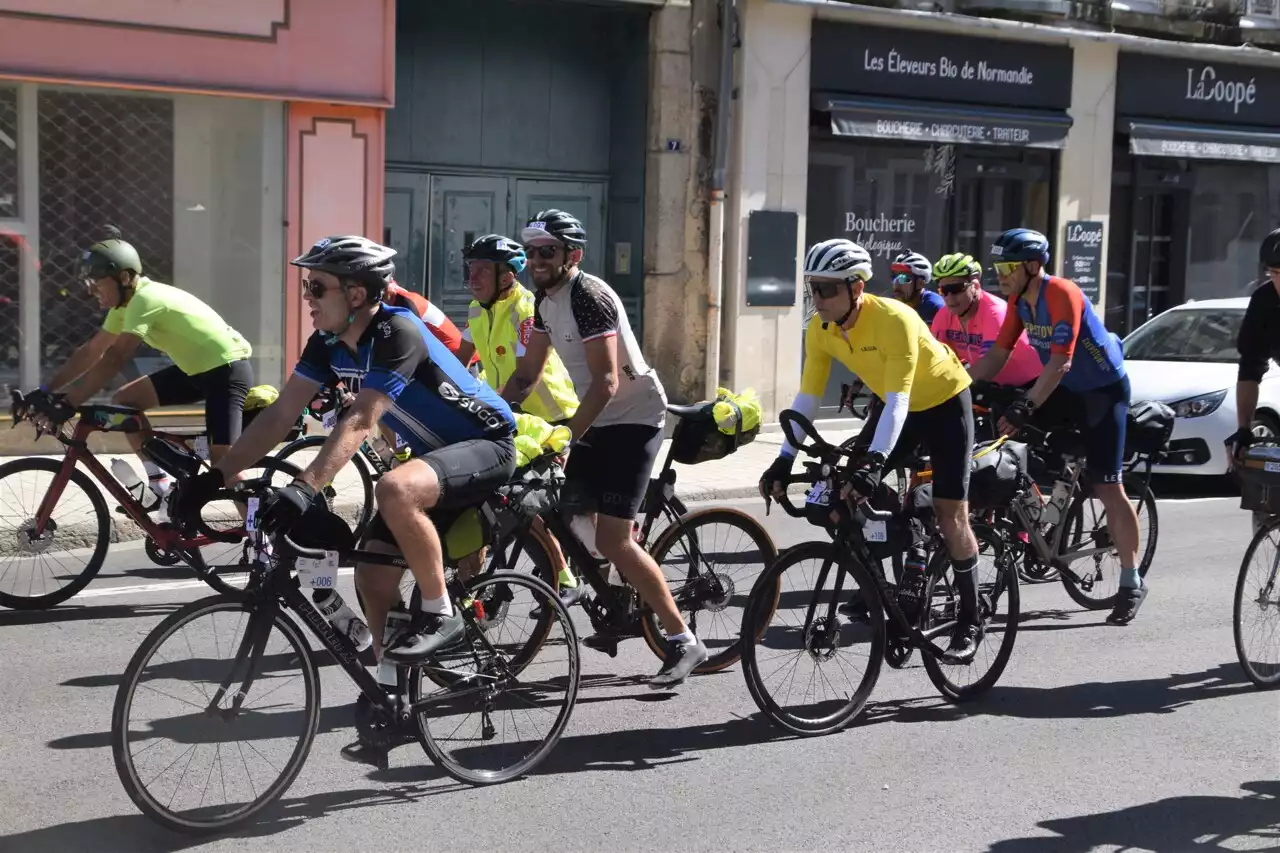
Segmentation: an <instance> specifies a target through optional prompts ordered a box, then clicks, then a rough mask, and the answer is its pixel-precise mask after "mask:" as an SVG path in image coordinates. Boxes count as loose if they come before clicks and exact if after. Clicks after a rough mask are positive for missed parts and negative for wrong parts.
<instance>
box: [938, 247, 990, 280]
mask: <svg viewBox="0 0 1280 853" xmlns="http://www.w3.org/2000/svg"><path fill="white" fill-rule="evenodd" d="M981 275H982V264H980V263H978V262H977V261H976V260H974V258H973V255H966V254H964V253H963V252H956V253H954V254H951V255H943V256H942V257H940V258H938V262H937V263H936V264H934V265H933V278H934V280H935V281H936V280H937V279H940V278H956V277H959V276H964V277H965V278H973V277H974V276H981Z"/></svg>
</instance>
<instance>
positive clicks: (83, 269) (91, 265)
mask: <svg viewBox="0 0 1280 853" xmlns="http://www.w3.org/2000/svg"><path fill="white" fill-rule="evenodd" d="M121 270H133V274H134V275H142V259H141V258H139V257H138V250H137V249H135V248H133V246H131V245H129V244H128V243H126V242H125V241H124V240H121V239H119V238H115V237H112V238H110V239H107V240H103V241H101V242H98V243H94V244H93V245H92V246H90V247H89V248H87V249H85V251H84V254H83V255H81V256H80V277H81V278H82V279H84V280H85V281H97V280H98V279H100V278H106V277H107V276H114V275H115V274H116V273H118V272H120V271H121Z"/></svg>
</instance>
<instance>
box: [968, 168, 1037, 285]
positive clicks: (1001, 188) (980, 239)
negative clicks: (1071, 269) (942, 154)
mask: <svg viewBox="0 0 1280 853" xmlns="http://www.w3.org/2000/svg"><path fill="white" fill-rule="evenodd" d="M1052 175H1053V154H1052V153H1051V152H1048V151H1032V150H1028V151H1019V152H1014V153H1012V154H1006V153H1004V152H999V153H989V152H986V151H983V152H975V151H965V152H963V153H962V154H961V156H960V163H959V165H958V167H957V180H956V192H955V207H954V212H953V216H954V219H953V221H954V232H953V233H954V240H953V244H954V247H953V248H948V249H947V251H951V252H967V253H968V254H971V255H973V256H974V257H975V258H977V259H978V261H979V262H981V264H982V268H983V277H982V286H983V287H984V288H986V289H987V290H989V291H991V292H992V293H998V292H999V289H998V287H997V285H996V276H995V271H994V270H993V269H992V268H991V263H990V258H989V253H990V250H991V244H992V243H993V242H995V239H996V238H997V237H999V236H1000V235H1001V234H1003V233H1004V232H1005V231H1007V230H1008V229H1010V228H1017V227H1025V228H1034V229H1036V230H1037V231H1040V232H1041V233H1043V234H1047V235H1051V234H1052V233H1053V206H1052V205H1051V204H1050V201H1051V199H1052V198H1053V187H1052Z"/></svg>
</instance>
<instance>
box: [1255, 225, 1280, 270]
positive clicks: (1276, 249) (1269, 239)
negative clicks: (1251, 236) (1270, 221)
mask: <svg viewBox="0 0 1280 853" xmlns="http://www.w3.org/2000/svg"><path fill="white" fill-rule="evenodd" d="M1258 263H1259V264H1261V265H1262V266H1263V267H1270V268H1272V269H1280V228H1277V229H1276V230H1275V231H1272V232H1271V233H1270V234H1268V235H1267V236H1265V237H1263V238H1262V245H1261V246H1259V247H1258Z"/></svg>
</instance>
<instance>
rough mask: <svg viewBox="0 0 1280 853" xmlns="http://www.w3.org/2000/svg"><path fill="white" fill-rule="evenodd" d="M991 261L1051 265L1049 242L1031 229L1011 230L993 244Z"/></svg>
mask: <svg viewBox="0 0 1280 853" xmlns="http://www.w3.org/2000/svg"><path fill="white" fill-rule="evenodd" d="M991 260H992V261H993V262H994V263H1001V262H1004V261H1039V262H1040V263H1042V264H1048V263H1049V240H1048V238H1047V237H1045V236H1044V235H1043V234H1041V233H1040V232H1039V231H1032V230H1031V229H1030V228H1010V229H1009V230H1008V231H1006V232H1004V233H1003V234H1001V235H1000V236H999V237H997V238H996V241H995V242H994V243H992V244H991Z"/></svg>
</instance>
